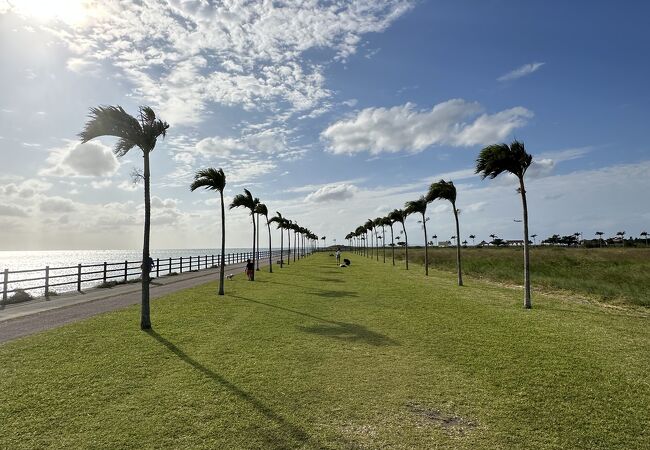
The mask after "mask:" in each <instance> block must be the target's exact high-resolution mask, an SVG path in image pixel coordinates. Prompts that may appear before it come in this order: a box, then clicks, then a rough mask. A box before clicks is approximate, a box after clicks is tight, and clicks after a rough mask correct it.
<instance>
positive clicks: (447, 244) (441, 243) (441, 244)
mask: <svg viewBox="0 0 650 450" xmlns="http://www.w3.org/2000/svg"><path fill="white" fill-rule="evenodd" d="M438 247H451V241H438Z"/></svg>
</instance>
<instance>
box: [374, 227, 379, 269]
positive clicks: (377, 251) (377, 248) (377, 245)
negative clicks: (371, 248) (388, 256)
mask: <svg viewBox="0 0 650 450" xmlns="http://www.w3.org/2000/svg"><path fill="white" fill-rule="evenodd" d="M375 256H376V259H377V262H379V239H377V228H375Z"/></svg>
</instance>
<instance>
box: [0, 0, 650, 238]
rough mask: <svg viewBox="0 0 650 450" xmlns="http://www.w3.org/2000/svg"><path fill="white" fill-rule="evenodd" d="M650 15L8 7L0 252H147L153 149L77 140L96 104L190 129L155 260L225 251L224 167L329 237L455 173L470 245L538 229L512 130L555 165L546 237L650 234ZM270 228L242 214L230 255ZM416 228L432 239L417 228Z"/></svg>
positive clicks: (244, 4) (167, 197) (630, 4)
mask: <svg viewBox="0 0 650 450" xmlns="http://www.w3.org/2000/svg"><path fill="white" fill-rule="evenodd" d="M648 17H650V3H648V2H646V1H641V0H639V1H632V0H630V1H627V2H612V1H599V0H576V1H571V2H567V1H560V0H551V1H535V0H531V1H526V2H522V1H520V0H440V1H434V0H431V1H425V0H419V1H417V0H385V1H377V0H349V1H343V0H327V1H319V0H303V1H242V0H228V1H220V2H216V1H207V0H144V1H136V0H121V1H117V0H115V1H113V0H105V1H85V0H48V1H45V0H43V1H37V0H0V61H1V62H2V70H0V229H2V233H0V250H54V249H137V248H139V247H140V246H141V245H142V244H141V243H142V224H143V197H144V195H143V189H142V185H141V184H137V183H134V182H133V176H132V174H133V172H134V170H138V169H141V168H142V157H141V156H142V153H141V151H140V150H139V149H137V148H135V149H132V150H131V151H130V152H129V153H128V154H127V155H126V156H124V157H121V158H117V157H115V156H114V154H113V153H112V151H111V149H112V146H113V145H114V144H115V140H114V139H112V138H99V139H96V140H93V141H91V142H89V143H86V144H80V142H79V138H78V136H77V134H78V133H79V132H80V131H81V129H82V127H83V124H84V123H85V121H86V119H87V115H88V111H89V108H90V107H93V106H97V105H120V106H122V107H123V108H124V109H125V110H127V111H128V112H130V113H131V114H134V115H135V114H137V111H138V107H139V106H140V105H149V106H151V107H152V108H153V109H154V110H155V111H156V113H157V115H158V117H160V118H162V119H163V120H165V121H167V122H168V123H169V124H170V128H169V130H168V134H167V137H166V138H165V139H164V140H159V141H158V144H157V146H156V148H155V150H154V152H153V153H152V154H151V167H152V169H151V170H152V196H153V199H152V235H151V236H152V248H206V247H209V248H214V247H218V245H219V242H220V241H219V236H220V233H221V224H220V211H219V203H218V198H217V196H216V195H215V193H214V192H203V191H202V192H199V191H196V192H190V190H189V185H190V183H191V181H192V179H193V176H194V173H195V172H196V171H197V170H199V169H202V168H207V167H222V168H223V169H224V171H225V173H226V177H227V186H226V189H225V196H226V201H229V200H230V199H232V197H233V196H234V195H236V194H238V193H241V192H243V189H244V188H247V189H249V190H250V191H251V192H252V193H253V195H254V196H256V197H259V199H260V200H261V201H262V202H263V203H265V204H266V205H267V207H268V209H269V211H270V212H272V214H274V212H275V211H280V212H281V213H282V215H283V216H284V217H287V218H289V219H292V220H294V221H296V222H298V223H299V224H300V225H301V226H304V227H306V228H308V229H310V230H311V231H312V232H314V233H315V234H317V235H319V236H326V237H327V243H328V244H331V243H333V242H334V239H337V242H338V243H341V242H343V240H344V239H343V238H344V236H345V235H346V234H347V233H348V232H350V231H353V230H354V229H355V228H356V227H357V226H359V225H361V224H363V223H364V222H365V221H366V220H367V219H369V218H371V219H374V218H376V217H380V216H384V215H386V214H387V213H388V212H390V211H391V210H392V209H395V208H402V207H403V205H404V202H406V201H408V200H414V199H417V198H419V197H420V196H421V195H423V194H425V193H426V191H427V189H428V187H429V185H430V184H431V183H432V182H434V181H437V180H439V179H445V180H451V181H453V182H454V183H455V185H456V187H457V190H458V200H457V207H458V208H459V209H460V211H461V213H460V221H461V222H460V226H461V237H462V238H463V239H468V236H469V235H470V234H473V235H476V236H477V241H479V240H483V239H485V240H489V237H488V236H489V235H490V234H496V235H498V236H499V237H502V238H504V239H521V236H522V227H521V224H520V223H518V222H515V220H519V219H520V218H521V216H522V212H521V199H520V197H519V195H518V193H517V191H516V187H517V186H516V185H515V182H514V180H513V179H512V177H509V176H506V175H503V176H500V177H499V178H497V179H495V180H481V178H480V177H479V176H478V175H476V174H475V173H474V166H475V160H476V157H477V155H478V153H479V151H480V150H481V149H482V148H483V147H484V146H486V145H490V144H495V143H501V142H505V143H510V142H511V141H512V140H513V139H518V140H520V141H523V142H524V144H525V146H526V149H527V151H528V152H529V153H531V154H532V155H533V158H534V163H533V165H532V166H531V168H530V169H529V171H528V173H527V175H526V183H527V192H528V202H529V216H530V230H531V231H530V232H531V234H536V235H537V236H539V237H538V240H539V239H540V238H545V237H548V236H550V235H552V234H561V235H564V234H573V233H575V232H580V233H583V236H584V237H592V236H594V233H595V232H596V231H603V232H605V235H606V236H610V235H614V234H615V233H616V232H617V231H626V233H627V235H631V236H638V235H639V233H640V232H641V231H644V230H648V229H649V228H650V202H649V201H648V192H650V145H649V144H648V139H647V130H648V127H649V125H650V122H649V117H650V116H649V110H650V83H649V82H648V80H650V60H649V59H648V58H647V54H648V48H649V46H650V28H648V27H647V18H648ZM427 216H428V217H429V222H428V225H427V228H428V232H429V235H433V234H435V235H437V236H438V239H439V240H448V239H449V237H451V236H452V235H454V234H455V229H454V219H453V214H452V210H451V207H450V205H449V204H448V203H445V202H442V201H436V202H433V203H431V204H430V205H429V207H428V212H427ZM251 229H252V227H251V224H250V217H249V216H247V214H246V212H245V211H239V210H233V211H228V212H227V220H226V231H227V246H229V247H244V246H248V245H250V240H251V238H250V235H251ZM407 230H408V232H409V242H410V243H413V244H422V243H423V237H422V230H421V225H420V224H418V222H417V218H416V217H415V216H413V217H409V219H408V220H407ZM278 238H279V235H278V233H277V232H276V231H275V230H274V246H275V245H276V244H277V241H278V240H279V239H278ZM468 240H469V239H468ZM266 243H267V240H266V234H265V233H262V239H261V245H262V246H265V245H267V244H266ZM470 243H471V241H470Z"/></svg>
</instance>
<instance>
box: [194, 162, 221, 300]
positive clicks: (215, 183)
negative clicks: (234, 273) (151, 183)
mask: <svg viewBox="0 0 650 450" xmlns="http://www.w3.org/2000/svg"><path fill="white" fill-rule="evenodd" d="M200 187H203V188H205V189H207V190H210V191H219V196H220V197H221V262H220V263H219V295H223V294H224V293H223V278H224V270H225V267H224V266H225V265H226V211H225V208H224V204H223V190H224V188H225V187H226V175H225V174H224V173H223V170H222V169H213V168H212V167H210V168H208V169H203V170H199V171H198V172H196V175H194V181H193V182H192V184H191V185H190V190H191V191H192V192H194V191H195V190H197V189H198V188H200Z"/></svg>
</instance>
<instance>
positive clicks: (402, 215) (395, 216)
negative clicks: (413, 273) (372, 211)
mask: <svg viewBox="0 0 650 450" xmlns="http://www.w3.org/2000/svg"><path fill="white" fill-rule="evenodd" d="M406 216H407V214H406V212H404V210H403V209H394V210H393V211H391V212H390V214H388V218H389V219H390V220H391V221H392V222H393V223H395V222H399V223H401V224H402V231H404V251H405V254H406V256H405V261H406V270H409V237H408V234H406V225H405V224H404V222H405V221H406Z"/></svg>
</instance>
